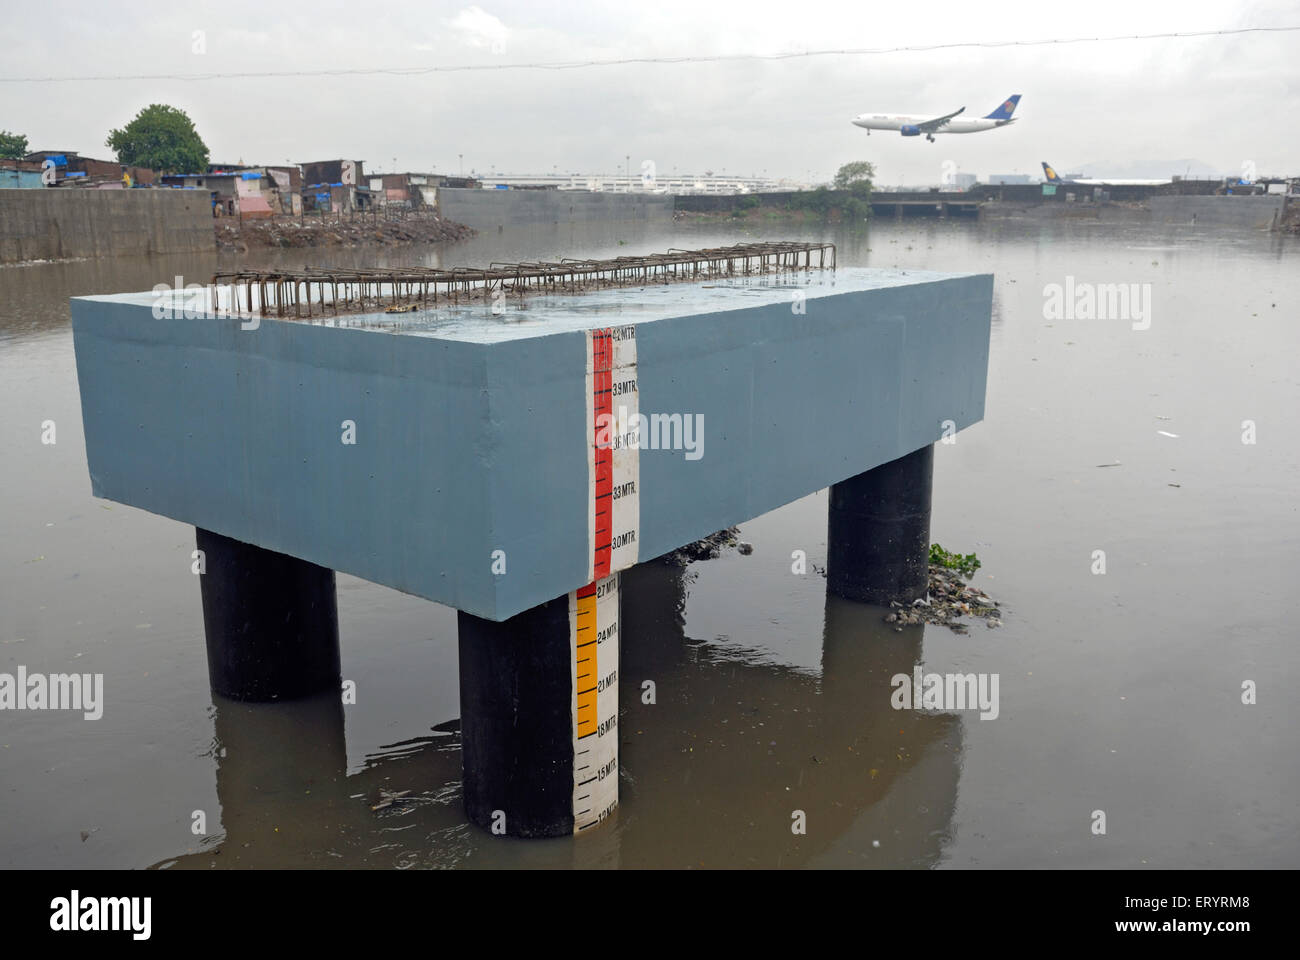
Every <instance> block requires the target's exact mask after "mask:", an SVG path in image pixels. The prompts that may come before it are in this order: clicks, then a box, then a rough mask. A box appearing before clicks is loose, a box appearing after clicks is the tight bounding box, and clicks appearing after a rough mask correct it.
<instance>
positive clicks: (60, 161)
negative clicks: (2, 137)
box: [23, 150, 155, 190]
mask: <svg viewBox="0 0 1300 960" xmlns="http://www.w3.org/2000/svg"><path fill="white" fill-rule="evenodd" d="M23 160H25V161H27V162H28V163H36V164H38V165H39V166H40V167H41V168H44V166H45V161H47V160H48V161H50V169H52V170H53V171H54V180H53V182H52V183H51V184H49V186H56V187H94V188H97V189H101V190H104V189H108V190H119V189H122V188H124V187H146V186H152V185H153V183H154V180H155V175H154V172H153V171H152V170H146V169H145V168H144V167H133V166H129V165H127V164H125V163H118V162H117V161H116V160H96V159H94V158H92V157H83V156H81V155H80V154H79V153H77V151H75V150H35V151H33V152H32V153H29V154H27V155H26V156H25V157H23Z"/></svg>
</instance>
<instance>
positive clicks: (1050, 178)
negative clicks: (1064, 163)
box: [1043, 161, 1065, 183]
mask: <svg viewBox="0 0 1300 960" xmlns="http://www.w3.org/2000/svg"><path fill="white" fill-rule="evenodd" d="M1043 173H1044V174H1046V176H1047V182H1048V183H1064V182H1065V181H1064V180H1062V179H1061V178H1060V177H1059V176H1057V174H1056V171H1055V170H1053V169H1052V165H1051V164H1050V163H1047V162H1046V161H1044V162H1043Z"/></svg>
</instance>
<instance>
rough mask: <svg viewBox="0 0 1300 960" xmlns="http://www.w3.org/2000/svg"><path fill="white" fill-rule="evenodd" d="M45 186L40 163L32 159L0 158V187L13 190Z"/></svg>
mask: <svg viewBox="0 0 1300 960" xmlns="http://www.w3.org/2000/svg"><path fill="white" fill-rule="evenodd" d="M43 186H45V183H44V182H43V181H42V179H41V165H40V164H39V163H37V162H36V161H34V160H0V189H5V190H15V189H19V190H21V189H29V188H39V187H43Z"/></svg>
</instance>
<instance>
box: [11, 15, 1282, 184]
mask: <svg viewBox="0 0 1300 960" xmlns="http://www.w3.org/2000/svg"><path fill="white" fill-rule="evenodd" d="M5 19H6V23H5V26H4V30H3V34H0V77H4V78H8V77H30V76H40V77H47V76H59V77H68V76H88V75H140V74H162V73H167V74H195V73H210V74H229V73H235V72H249V71H255V72H270V71H294V70H328V69H340V70H342V69H373V68H385V69H387V68H394V67H398V68H400V67H419V66H439V67H447V66H453V65H504V64H511V63H524V62H552V61H574V60H591V59H599V60H604V59H617V58H628V57H678V56H701V55H703V56H707V55H716V54H726V55H731V54H765V55H770V54H779V53H789V52H799V51H809V50H825V49H843V48H864V47H870V48H877V47H893V46H904V45H915V44H933V43H948V42H961V41H1006V40H1035V39H1045V38H1058V37H1078V36H1098V35H1100V36H1106V35H1116V34H1140V33H1160V32H1172V31H1197V30H1215V29H1232V28H1240V27H1248V26H1286V25H1300V3H1297V2H1279V0H1263V2H1258V3H1254V2H1247V3H1232V2H1225V0H1215V2H1200V0H1191V2H1183V3H1176V4H1175V3H1170V4H1158V5H1157V4H1146V3H1135V2H1133V0H1095V2H1088V3H1083V4H1080V3H1073V2H1057V3H1053V2H1050V0H1046V2H1045V0H1033V2H1013V3H993V2H970V0H963V2H960V3H948V2H941V0H927V2H924V3H911V4H908V3H890V4H878V3H867V2H861V0H854V2H846V3H836V4H818V3H811V2H798V3H791V2H789V0H782V2H779V3H766V2H755V0H746V2H677V0H665V2H656V3H653V4H610V3H582V2H562V3H561V2H516V0H510V2H497V0H481V2H480V3H478V4H466V3H456V2H452V3H442V2H429V0H420V2H406V0H386V2H383V3H356V2H349V3H331V2H313V3H300V2H296V0H284V2H266V0H260V2H256V3H254V2H245V0H227V2H223V3H206V4H204V3H185V2H173V3H167V4H125V3H108V2H93V3H83V2H78V0H68V2H62V3H58V4H36V3H28V4H7V5H6V9H5ZM195 31H203V32H204V33H203V38H202V40H203V45H204V47H205V50H204V52H196V51H195V47H196V45H197V44H196V40H195ZM1297 53H1300V32H1295V33H1278V34H1247V35H1241V36H1229V37H1220V38H1200V39H1184V40H1178V39H1169V40H1144V41H1112V42H1104V43H1089V44H1075V45H1069V46H1053V47H1029V48H1002V49H964V50H948V51H934V52H906V53H888V54H881V55H851V56H824V57H808V58H795V59H789V60H781V61H744V60H742V61H733V62H723V63H676V64H632V65H614V66H597V67H588V68H584V69H572V70H538V69H529V70H482V71H479V70H475V71H469V72H458V73H456V72H453V73H432V74H425V75H421V76H405V77H394V76H382V75H369V76H331V77H288V78H262V79H250V78H243V79H226V78H218V79H208V80H183V79H168V80H147V81H145V80H122V81H106V80H94V81H69V82H60V83H9V82H5V83H0V129H8V130H11V131H14V132H18V133H23V134H26V135H27V137H28V138H29V140H30V141H31V146H32V149H69V150H77V151H79V152H81V153H83V154H86V155H88V156H99V157H104V158H111V156H112V154H111V151H109V150H108V148H107V147H106V146H104V139H105V137H106V136H107V133H108V131H109V130H110V129H111V128H113V127H117V126H121V125H122V124H124V123H126V122H127V121H129V120H130V119H131V117H133V116H134V115H135V113H136V112H137V111H138V110H139V109H140V108H141V107H143V106H145V105H146V104H149V103H154V102H159V103H168V104H172V105H174V106H177V107H180V108H181V109H183V110H185V111H186V112H187V113H188V114H189V115H190V117H191V118H192V119H193V120H194V122H195V125H196V126H197V128H198V130H199V133H200V134H201V135H202V136H203V138H204V140H205V141H206V142H207V144H208V147H209V148H210V150H211V153H212V158H213V160H214V161H219V162H238V161H243V162H245V163H283V162H285V161H286V160H289V161H292V162H303V161H307V160H317V159H326V158H339V157H350V158H354V159H360V160H364V161H366V169H367V170H368V171H372V170H375V169H382V170H394V169H398V170H430V169H432V170H435V171H438V172H450V173H455V172H456V171H457V170H458V169H459V165H460V161H459V159H458V155H460V154H463V155H464V168H465V170H466V172H469V171H471V170H474V171H478V172H480V173H484V172H487V171H489V170H496V171H505V172H512V173H525V172H529V173H542V172H545V173H549V172H552V171H559V172H563V173H571V172H583V173H591V172H622V171H623V169H624V168H625V166H626V164H627V161H626V160H625V157H627V156H630V157H631V169H632V170H633V171H639V170H640V167H641V163H642V161H644V160H652V161H653V162H654V163H655V166H656V168H657V170H658V172H659V173H660V174H661V175H671V174H672V173H673V172H679V173H680V172H688V171H689V172H699V171H703V170H713V171H715V172H722V171H726V172H727V173H734V174H759V175H762V174H764V173H766V174H767V175H769V176H789V177H793V178H797V179H800V180H818V179H825V178H828V177H829V176H830V175H831V174H832V173H833V172H834V170H835V169H836V168H837V167H838V166H839V165H840V164H841V163H844V162H846V161H849V160H870V161H872V162H873V163H874V164H875V165H876V168H877V172H878V175H877V182H878V183H883V184H897V183H905V184H909V185H910V184H920V183H937V182H939V180H940V179H941V177H942V175H943V172H944V171H945V170H948V171H952V170H957V171H962V172H968V173H975V174H979V175H980V176H984V175H987V174H989V173H994V172H996V173H1015V172H1020V173H1029V174H1033V175H1035V176H1037V175H1038V174H1039V173H1040V168H1039V162H1040V161H1042V160H1049V161H1051V162H1052V163H1053V164H1054V165H1055V166H1056V167H1057V169H1058V170H1060V171H1062V172H1073V171H1077V170H1085V172H1089V173H1092V174H1103V175H1104V174H1107V173H1109V174H1110V175H1113V176H1121V175H1128V176H1137V175H1143V174H1142V173H1139V172H1138V171H1139V170H1146V169H1147V168H1148V167H1149V166H1150V165H1152V164H1154V165H1156V167H1157V168H1158V169H1155V170H1150V171H1149V172H1147V173H1145V175H1147V176H1155V175H1166V174H1170V173H1181V172H1182V171H1181V170H1173V169H1166V167H1167V166H1168V165H1169V164H1170V161H1174V160H1186V159H1195V160H1199V161H1201V162H1202V163H1205V164H1208V165H1209V166H1210V167H1211V168H1214V169H1216V170H1219V171H1221V172H1225V173H1226V172H1238V171H1240V170H1241V168H1242V165H1243V163H1248V162H1249V163H1253V164H1254V165H1255V167H1256V169H1257V170H1258V172H1259V173H1260V174H1261V175H1265V174H1270V173H1277V174H1300V149H1297V148H1298V145H1300V133H1298V131H1297V124H1296V122H1295V105H1296V103H1297V99H1298V97H1297V95H1298V94H1300V56H1297ZM1012 93H1020V94H1023V97H1024V99H1023V100H1022V102H1021V104H1020V108H1019V110H1018V111H1017V117H1020V118H1021V119H1020V120H1019V122H1017V123H1016V124H1014V125H1012V126H1011V127H1008V128H1005V129H1001V130H995V131H990V132H986V133H980V134H973V135H969V136H951V135H950V136H941V137H939V138H938V139H937V142H936V143H933V144H932V143H927V142H926V141H925V139H924V138H908V139H906V140H904V139H903V138H901V137H900V136H899V135H897V134H893V135H890V134H886V133H880V132H877V133H873V134H871V135H870V136H868V135H867V133H866V131H864V130H861V129H859V128H857V127H854V126H851V125H850V123H849V120H850V118H851V117H853V116H854V115H856V114H858V113H862V112H866V111H871V112H889V113H894V112H898V113H911V112H914V113H924V114H935V115H937V114H942V113H947V112H949V111H952V110H954V109H956V108H957V107H961V106H965V107H966V112H967V115H972V116H983V115H984V114H986V113H988V112H989V111H991V110H992V109H993V108H994V107H996V106H997V105H998V104H999V103H1000V102H1002V100H1004V99H1005V98H1006V97H1007V96H1008V95H1009V94H1012ZM1087 165H1092V166H1090V167H1089V166H1087ZM1085 168H1086V169H1085Z"/></svg>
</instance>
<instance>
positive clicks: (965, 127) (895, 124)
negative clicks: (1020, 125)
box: [853, 113, 1016, 137]
mask: <svg viewBox="0 0 1300 960" xmlns="http://www.w3.org/2000/svg"><path fill="white" fill-rule="evenodd" d="M931 119H933V117H917V116H912V115H910V114H900V113H860V114H858V115H857V116H856V117H854V118H853V125H854V126H855V127H862V128H863V129H865V130H889V131H891V132H892V133H902V134H903V136H905V137H915V136H921V135H922V134H923V131H922V130H921V127H920V125H921V124H923V123H925V122H926V121H927V120H931ZM1015 122H1016V121H1015V120H1014V119H1013V118H1009V119H1007V120H991V119H989V118H987V117H970V118H966V117H954V118H953V119H951V120H949V121H948V122H947V123H945V124H944V125H943V126H941V127H939V129H937V130H935V131H934V132H935V133H936V134H940V133H980V132H982V131H984V130H993V129H995V128H997V127H1005V126H1007V125H1008V124H1012V123H1015ZM910 131H915V133H912V132H910Z"/></svg>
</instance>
